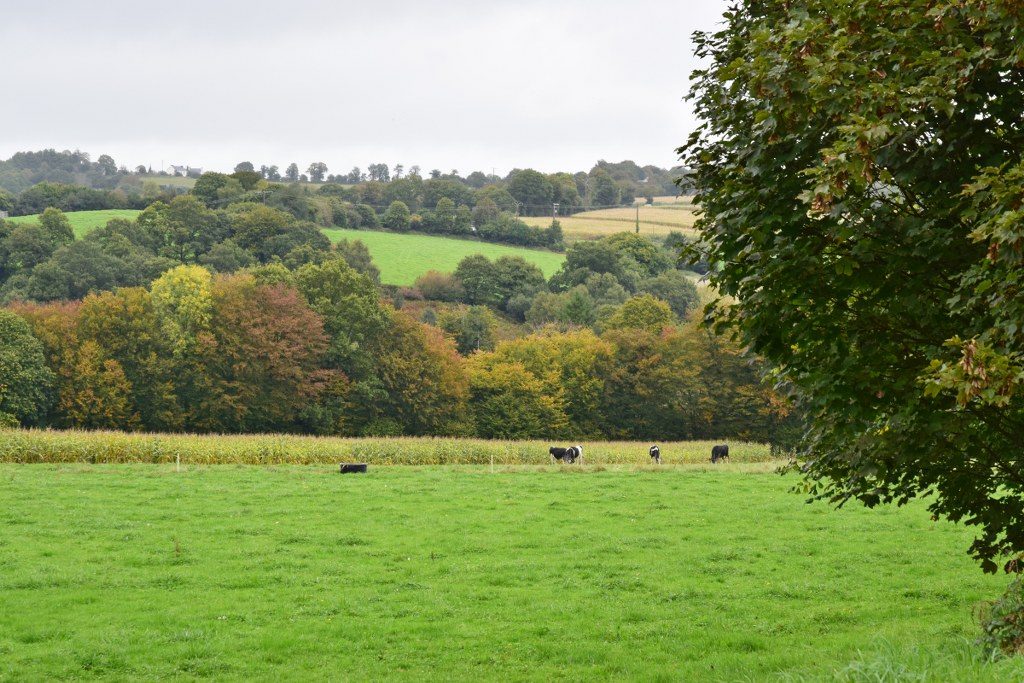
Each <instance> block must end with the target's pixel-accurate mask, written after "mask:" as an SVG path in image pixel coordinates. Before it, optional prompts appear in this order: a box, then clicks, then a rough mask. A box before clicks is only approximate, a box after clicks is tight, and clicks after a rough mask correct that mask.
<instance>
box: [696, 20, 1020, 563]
mask: <svg viewBox="0 0 1024 683" xmlns="http://www.w3.org/2000/svg"><path fill="white" fill-rule="evenodd" d="M1020 27H1021V7H1020V3H1017V2H1008V1H997V2H986V3H981V2H979V3H963V2H932V1H930V0H893V1H891V2H885V3H877V2H869V1H868V0H854V1H852V2H846V3H835V2H825V1H824V0H809V1H806V2H800V3H764V2H755V1H753V0H744V1H741V2H738V3H736V4H735V6H734V8H733V9H731V10H730V11H729V12H727V14H726V22H725V24H724V27H723V28H722V29H721V30H719V31H717V32H714V33H705V34H698V36H697V45H698V55H699V56H700V57H701V58H703V59H705V60H707V62H706V63H707V64H708V66H707V68H705V69H703V70H701V71H698V72H696V73H695V85H694V88H693V91H692V93H691V98H692V100H693V102H694V104H695V108H696V111H697V113H698V115H699V117H700V119H701V121H702V123H701V125H700V127H699V129H698V130H697V131H696V132H695V133H694V134H693V136H692V137H691V138H690V141H689V144H688V145H686V146H685V147H683V148H682V149H681V150H680V152H681V153H682V154H683V160H684V162H685V163H687V164H689V165H690V166H692V168H693V169H694V181H695V183H696V188H697V197H696V200H697V202H698V203H699V204H700V206H701V209H702V212H703V213H702V217H701V219H700V221H699V223H698V228H699V229H700V230H701V240H700V241H699V242H698V243H697V244H696V245H694V246H693V247H692V248H691V250H690V254H691V256H694V257H699V258H706V259H707V260H708V262H709V263H710V264H711V268H712V273H711V282H712V284H713V285H714V286H715V287H717V288H718V290H719V291H720V292H721V294H722V295H723V296H724V297H729V298H728V299H727V300H726V299H723V300H722V301H720V302H719V305H718V308H717V313H716V318H717V320H718V323H719V325H720V326H722V327H725V328H728V329H731V330H732V331H733V332H735V333H736V334H738V335H739V337H740V339H741V340H742V342H743V343H744V344H746V345H749V346H750V348H752V349H753V350H754V351H755V352H757V353H759V354H761V355H762V356H763V357H765V358H766V359H767V360H768V361H769V362H770V363H771V364H772V365H773V366H774V369H775V372H776V376H777V378H778V379H779V380H780V381H781V382H783V383H785V384H786V385H787V386H788V387H790V388H791V389H792V391H793V392H794V394H795V396H796V397H797V399H798V400H799V402H800V403H801V404H802V405H803V407H804V409H805V410H806V411H807V414H808V415H809V417H810V419H811V424H812V428H811V429H810V431H809V433H808V435H807V440H806V443H805V451H804V458H803V469H804V471H805V472H806V475H807V477H808V490H809V491H810V493H811V495H812V496H814V497H818V498H825V499H829V500H831V501H834V502H836V503H843V502H845V501H847V500H849V499H858V500H860V501H862V502H863V503H865V504H867V505H869V506H871V505H875V504H878V503H882V502H897V503H905V502H907V501H908V500H910V499H911V498H913V497H915V496H918V495H923V494H926V493H928V494H934V495H933V496H932V497H931V498H929V506H930V509H931V510H932V512H933V513H934V514H936V515H938V516H944V517H947V518H949V519H951V520H954V521H965V522H966V523H967V524H970V525H975V526H977V527H978V536H977V538H976V540H975V542H974V544H973V545H972V547H971V551H972V553H973V555H974V556H975V557H976V558H978V559H979V560H980V561H981V563H982V565H983V568H984V569H986V570H987V571H994V570H995V569H996V568H997V564H996V560H997V559H999V558H1000V557H1001V556H1002V557H1005V556H1006V555H1010V554H1017V553H1020V552H1022V551H1024V475H1022V474H1021V473H1022V471H1024V467H1022V464H1024V462H1022V458H1024V453H1022V451H1021V448H1020V435H1021V434H1024V395H1022V392H1021V389H1022V386H1024V323H1022V321H1024V315H1022V314H1024V290H1022V288H1021V282H1022V278H1024V269H1022V268H1021V265H1022V260H1024V252H1022V245H1024V220H1022V218H1024V213H1022V209H1021V206H1022V204H1024V201H1022V200H1024V190H1022V187H1024V184H1022V183H1021V180H1022V179H1024V160H1022V153H1024V128H1022V126H1021V118H1020V115H1021V112H1022V111H1024V41H1022V40H1021V35H1020ZM1007 568H1008V569H1012V568H1020V565H1019V563H1016V562H1014V561H1011V562H1010V563H1008V564H1007Z"/></svg>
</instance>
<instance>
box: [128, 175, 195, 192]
mask: <svg viewBox="0 0 1024 683" xmlns="http://www.w3.org/2000/svg"><path fill="white" fill-rule="evenodd" d="M139 178H140V179H141V180H142V181H143V182H145V181H147V180H152V181H153V182H155V183H156V184H157V185H161V186H162V185H169V186H170V187H183V188H185V189H186V190H191V189H192V187H193V186H194V185H195V184H196V179H195V178H186V177H184V176H173V175H159V174H156V173H154V174H153V175H148V174H146V175H141V176H139Z"/></svg>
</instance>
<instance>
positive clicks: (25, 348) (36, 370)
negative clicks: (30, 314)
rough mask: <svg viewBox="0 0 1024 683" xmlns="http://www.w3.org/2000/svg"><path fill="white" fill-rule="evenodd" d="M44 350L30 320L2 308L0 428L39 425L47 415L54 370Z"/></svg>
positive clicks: (0, 322) (0, 320) (0, 331)
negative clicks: (12, 424) (15, 423)
mask: <svg viewBox="0 0 1024 683" xmlns="http://www.w3.org/2000/svg"><path fill="white" fill-rule="evenodd" d="M43 351H44V349H43V345H42V344H41V343H40V342H39V340H38V339H36V338H35V337H33V336H32V331H31V329H30V328H29V326H28V323H26V322H25V321H24V320H22V319H21V318H20V317H19V316H17V315H15V314H14V313H11V312H9V311H0V427H4V426H9V423H11V422H15V421H16V422H18V423H22V424H36V423H38V422H39V421H40V420H42V418H43V417H44V416H45V415H46V411H47V409H48V408H49V404H50V402H51V396H50V388H51V386H52V384H53V373H52V372H51V371H50V368H49V367H47V365H46V356H45V355H44V353H43Z"/></svg>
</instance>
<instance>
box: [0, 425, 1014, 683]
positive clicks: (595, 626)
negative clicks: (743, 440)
mask: <svg viewBox="0 0 1024 683" xmlns="http://www.w3.org/2000/svg"><path fill="white" fill-rule="evenodd" d="M638 445H639V446H645V444H638ZM770 470H771V466H770V465H769V466H768V467H765V466H762V465H741V464H734V465H725V466H721V467H716V468H712V467H711V466H710V465H689V466H687V465H682V466H663V467H662V468H660V469H657V470H656V469H655V468H653V467H650V466H646V467H625V466H613V467H609V468H606V469H603V470H602V469H601V468H594V467H587V468H580V467H574V466H573V467H570V466H564V467H550V466H549V467H543V468H537V467H533V468H522V467H518V468H517V467H496V468H495V470H494V472H493V473H492V472H491V471H490V469H489V468H488V467H486V466H484V467H458V466H452V467H422V468H421V467H371V468H370V471H369V472H368V473H367V474H360V475H341V474H338V473H337V468H336V466H331V467H328V466H319V467H317V466H310V467H292V466H267V467H242V466H227V467H191V466H189V467H183V468H182V470H181V471H180V472H176V471H175V467H174V465H166V464H164V465H82V464H76V465H0V500H2V501H3V505H2V506H0V680H5V681H6V680H10V681H49V680H85V679H87V680H116V681H131V680H200V679H202V680H231V681H236V680H237V681H277V680H288V681H292V680H294V681H314V680H352V681H379V680H403V681H463V680H465V681H492V680H493V681H520V680H531V681H811V680H814V681H819V680H827V681H858V682H860V681H863V682H867V681H874V682H883V681H884V682H893V683H895V682H897V681H935V682H937V683H938V682H942V683H947V682H953V681H972V682H975V681H992V682H999V683H1004V682H1006V681H1020V680H1022V677H1024V662H1022V661H1021V660H1020V658H1014V659H1004V660H1001V661H997V662H994V663H988V662H985V661H983V660H982V658H981V657H980V655H979V654H978V652H977V650H976V649H975V648H973V646H972V645H971V644H970V640H971V639H972V638H973V637H975V635H976V634H977V632H978V627H977V625H976V624H975V622H974V620H973V617H972V608H973V606H974V605H975V604H976V603H977V602H978V601H980V600H983V599H986V598H992V597H995V596H996V595H998V594H999V593H1000V592H1001V591H1002V590H1003V588H1004V587H1005V585H1006V583H1007V582H1008V579H1007V577H1005V576H989V575H985V574H983V573H982V572H981V571H980V570H979V569H978V568H977V566H976V565H975V564H974V563H973V562H971V560H970V559H969V558H968V557H967V555H966V554H965V552H964V549H965V547H966V546H967V544H968V543H969V539H970V537H971V532H970V530H969V529H965V528H963V527H956V526H953V525H952V524H949V523H945V522H940V523H936V522H932V521H930V520H929V516H928V512H927V511H926V510H925V509H924V506H923V505H920V504H919V503H915V504H913V505H911V506H909V507H908V508H903V509H896V508H892V507H882V508H878V509H875V510H867V509H865V508H863V507H860V506H849V507H847V508H845V509H842V510H833V509H831V508H829V507H828V506H827V505H823V504H817V505H805V504H804V497H803V496H800V495H796V494H793V493H791V492H789V490H788V489H789V487H790V486H792V485H793V484H794V483H795V479H794V478H792V477H786V478H783V477H780V476H778V475H776V474H773V473H771V471H770Z"/></svg>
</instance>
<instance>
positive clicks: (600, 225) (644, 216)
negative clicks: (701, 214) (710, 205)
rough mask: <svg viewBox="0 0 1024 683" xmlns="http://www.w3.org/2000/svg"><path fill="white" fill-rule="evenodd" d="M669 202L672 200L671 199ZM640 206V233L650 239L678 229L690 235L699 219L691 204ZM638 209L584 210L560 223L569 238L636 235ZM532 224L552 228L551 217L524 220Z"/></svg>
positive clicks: (530, 217)
mask: <svg viewBox="0 0 1024 683" xmlns="http://www.w3.org/2000/svg"><path fill="white" fill-rule="evenodd" d="M666 199H672V198H671V197H669V198H666ZM638 206H639V217H640V234H641V235H649V236H662V235H667V234H668V233H669V232H671V231H673V230H675V231H677V232H684V233H689V232H692V230H693V222H694V221H695V220H696V217H695V216H694V214H693V211H692V209H693V207H692V205H690V204H689V203H688V202H678V203H676V202H671V203H669V202H666V203H665V204H655V205H653V206H648V205H646V204H641V205H638ZM636 219H637V207H631V206H623V207H617V208H614V209H598V210H596V211H584V212H582V213H577V214H573V215H572V216H561V217H559V219H558V222H559V223H561V224H562V231H563V233H564V234H565V237H566V239H568V240H570V241H573V240H581V239H594V238H597V237H605V236H607V235H613V234H615V233H617V232H624V231H628V232H633V231H634V230H635V229H636ZM523 220H524V221H525V222H526V223H528V224H529V225H533V226H537V227H544V228H546V227H547V226H549V225H551V217H550V216H529V217H525V218H523Z"/></svg>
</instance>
